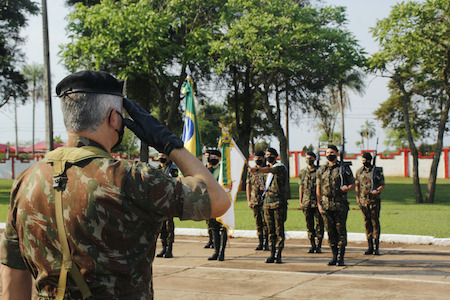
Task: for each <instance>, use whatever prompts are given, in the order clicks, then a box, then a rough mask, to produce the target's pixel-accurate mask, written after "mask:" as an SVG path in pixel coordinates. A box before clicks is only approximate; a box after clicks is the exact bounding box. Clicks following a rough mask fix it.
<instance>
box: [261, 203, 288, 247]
mask: <svg viewBox="0 0 450 300" xmlns="http://www.w3.org/2000/svg"><path fill="white" fill-rule="evenodd" d="M264 216H265V218H266V224H267V229H268V231H269V246H270V248H271V249H273V248H274V247H275V248H276V249H281V250H282V249H283V248H284V240H285V236H284V222H286V216H287V210H286V207H285V206H280V207H278V208H274V209H269V208H266V207H264Z"/></svg>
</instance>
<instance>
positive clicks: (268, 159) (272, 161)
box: [267, 156, 277, 164]
mask: <svg viewBox="0 0 450 300" xmlns="http://www.w3.org/2000/svg"><path fill="white" fill-rule="evenodd" d="M276 160H277V158H276V157H273V156H269V157H268V158H267V161H268V162H269V164H273V163H274V162H275V161H276Z"/></svg>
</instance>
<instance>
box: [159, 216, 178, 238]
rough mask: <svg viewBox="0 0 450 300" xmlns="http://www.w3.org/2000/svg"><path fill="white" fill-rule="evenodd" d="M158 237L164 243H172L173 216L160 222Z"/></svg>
mask: <svg viewBox="0 0 450 300" xmlns="http://www.w3.org/2000/svg"><path fill="white" fill-rule="evenodd" d="M159 237H160V238H161V242H163V243H164V244H173V243H174V242H175V224H174V222H173V218H170V219H169V220H167V221H164V222H162V224H161V232H160V236H159Z"/></svg>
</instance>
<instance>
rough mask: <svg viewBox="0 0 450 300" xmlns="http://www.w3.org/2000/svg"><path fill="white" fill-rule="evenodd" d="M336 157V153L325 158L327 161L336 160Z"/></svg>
mask: <svg viewBox="0 0 450 300" xmlns="http://www.w3.org/2000/svg"><path fill="white" fill-rule="evenodd" d="M336 158H337V156H336V155H327V159H328V160H329V161H334V160H336Z"/></svg>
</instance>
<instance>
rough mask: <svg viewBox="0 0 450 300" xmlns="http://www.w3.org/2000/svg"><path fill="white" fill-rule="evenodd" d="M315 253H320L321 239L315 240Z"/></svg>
mask: <svg viewBox="0 0 450 300" xmlns="http://www.w3.org/2000/svg"><path fill="white" fill-rule="evenodd" d="M316 253H322V239H317V247H316Z"/></svg>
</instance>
